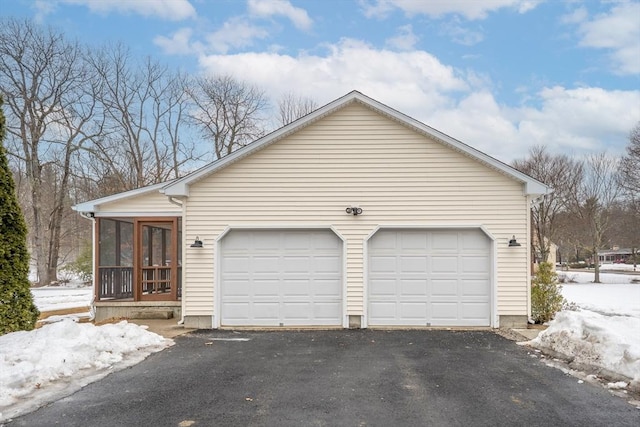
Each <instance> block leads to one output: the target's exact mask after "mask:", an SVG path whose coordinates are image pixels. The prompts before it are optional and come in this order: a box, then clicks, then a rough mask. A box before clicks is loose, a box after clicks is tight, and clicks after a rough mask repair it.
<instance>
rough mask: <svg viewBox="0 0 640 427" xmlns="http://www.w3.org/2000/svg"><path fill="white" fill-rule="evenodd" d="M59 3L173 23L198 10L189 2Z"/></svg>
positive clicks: (93, 0)
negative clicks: (155, 18) (160, 19)
mask: <svg viewBox="0 0 640 427" xmlns="http://www.w3.org/2000/svg"><path fill="white" fill-rule="evenodd" d="M53 1H54V2H55V1H56V0H53ZM57 3H65V4H71V5H78V6H86V7H88V8H89V10H90V11H92V12H95V13H104V14H108V13H111V12H116V13H135V14H138V15H142V16H155V17H158V18H162V19H167V20H171V21H181V20H184V19H187V18H193V17H195V16H196V10H195V8H194V7H193V6H192V5H191V3H189V0H153V1H139V0H108V1H107V0H102V1H100V0H99V1H96V0H57Z"/></svg>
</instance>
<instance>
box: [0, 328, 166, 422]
mask: <svg viewBox="0 0 640 427" xmlns="http://www.w3.org/2000/svg"><path fill="white" fill-rule="evenodd" d="M172 344H173V341H172V340H169V339H165V338H163V337H161V336H160V335H157V334H154V333H152V332H149V331H147V330H146V328H145V327H142V326H138V325H136V324H133V323H127V322H125V321H123V322H120V323H117V324H107V325H103V326H94V325H93V324H91V323H76V322H74V321H73V320H72V319H68V318H67V319H61V320H60V321H59V322H56V323H52V324H48V325H45V326H43V327H42V328H40V329H36V330H33V331H29V332H14V333H11V334H6V335H3V336H0V422H1V421H3V420H8V419H10V418H12V417H15V416H17V415H20V414H23V413H27V412H30V411H32V410H35V409H37V408H38V407H39V406H41V405H42V404H44V403H46V402H50V401H54V400H57V399H60V398H62V397H64V396H67V395H70V394H72V393H74V392H75V391H77V390H78V389H80V388H82V387H84V386H85V385H87V384H89V383H91V382H93V381H97V380H99V379H100V378H103V377H104V376H106V375H108V374H109V373H111V372H115V371H118V370H121V369H124V368H126V367H129V366H132V365H135V364H136V363H139V362H140V361H142V360H144V359H145V358H146V357H147V356H148V355H149V354H151V353H154V352H156V351H160V350H162V349H164V348H166V347H168V346H170V345H172Z"/></svg>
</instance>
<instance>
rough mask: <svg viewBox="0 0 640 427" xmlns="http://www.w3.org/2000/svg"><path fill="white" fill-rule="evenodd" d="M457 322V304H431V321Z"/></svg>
mask: <svg viewBox="0 0 640 427" xmlns="http://www.w3.org/2000/svg"><path fill="white" fill-rule="evenodd" d="M443 320H448V321H457V320H458V303H457V302H434V303H432V304H431V321H432V323H433V322H434V321H443Z"/></svg>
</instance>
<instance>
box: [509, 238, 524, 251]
mask: <svg viewBox="0 0 640 427" xmlns="http://www.w3.org/2000/svg"><path fill="white" fill-rule="evenodd" d="M514 246H522V245H521V244H520V243H518V241H517V240H516V236H515V235H514V236H512V237H511V240H509V247H510V248H512V247H514Z"/></svg>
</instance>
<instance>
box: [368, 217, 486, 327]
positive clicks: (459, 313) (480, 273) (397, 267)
mask: <svg viewBox="0 0 640 427" xmlns="http://www.w3.org/2000/svg"><path fill="white" fill-rule="evenodd" d="M490 248H491V244H490V240H489V238H488V237H487V236H486V235H485V234H484V233H483V232H482V231H481V230H475V229H474V230H437V231H436V230H432V231H426V230H402V231H399V230H381V231H378V232H377V233H376V234H374V235H373V237H372V238H371V239H370V241H369V244H368V253H369V260H368V262H369V266H368V268H369V279H368V285H369V286H368V324H369V325H371V326H376V325H378V326H383V325H384V326H490V324H491V321H490V316H491V256H490V251H491V249H490Z"/></svg>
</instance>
